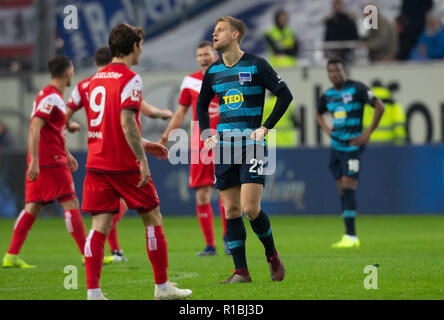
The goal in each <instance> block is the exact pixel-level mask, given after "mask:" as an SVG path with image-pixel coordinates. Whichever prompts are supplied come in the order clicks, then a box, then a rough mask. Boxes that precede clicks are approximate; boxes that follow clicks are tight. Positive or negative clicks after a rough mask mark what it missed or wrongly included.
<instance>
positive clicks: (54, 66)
mask: <svg viewBox="0 0 444 320" xmlns="http://www.w3.org/2000/svg"><path fill="white" fill-rule="evenodd" d="M48 65H49V71H50V73H51V81H50V83H49V85H48V86H46V87H45V88H43V89H42V90H40V92H39V93H38V94H37V97H36V99H35V101H34V105H33V108H32V114H31V123H30V127H29V136H28V156H27V163H28V168H27V171H26V181H25V208H24V209H23V210H22V212H21V213H20V215H19V217H18V218H17V221H16V222H15V226H14V232H13V235H12V240H11V243H10V246H9V249H8V253H7V254H6V255H5V256H4V258H3V267H19V268H33V267H35V266H31V265H28V264H27V263H25V262H24V261H23V260H22V259H20V258H19V257H18V254H19V252H20V249H21V248H22V246H23V243H24V242H25V240H26V237H27V235H28V232H29V230H30V229H31V227H32V225H33V223H34V221H35V219H36V218H37V216H38V215H39V214H40V212H41V211H42V209H43V206H44V205H45V204H48V203H51V202H53V201H55V200H58V201H59V203H60V204H61V206H62V207H63V210H64V216H65V221H66V226H67V228H68V231H69V232H70V233H71V235H72V237H73V238H74V240H75V241H76V243H77V245H78V247H79V250H80V253H81V254H82V255H83V251H84V245H85V239H86V232H85V226H84V224H83V220H82V216H81V214H80V210H79V201H78V200H77V197H76V194H75V190H74V182H73V178H72V174H71V171H76V170H77V168H78V164H77V161H76V159H75V158H74V157H73V156H72V155H71V153H70V152H69V151H68V150H67V149H66V146H65V133H64V128H65V113H66V108H65V103H64V101H63V92H64V91H65V89H66V87H69V86H70V85H71V79H72V76H73V73H74V66H73V64H72V62H71V60H70V59H69V58H68V57H66V56H56V57H55V58H53V59H52V60H51V61H50V62H49V63H48Z"/></svg>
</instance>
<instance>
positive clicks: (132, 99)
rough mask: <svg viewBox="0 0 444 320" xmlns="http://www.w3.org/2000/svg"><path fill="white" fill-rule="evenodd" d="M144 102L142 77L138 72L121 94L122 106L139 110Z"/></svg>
mask: <svg viewBox="0 0 444 320" xmlns="http://www.w3.org/2000/svg"><path fill="white" fill-rule="evenodd" d="M141 104H142V78H140V76H139V75H138V74H136V75H135V76H134V77H133V78H132V79H131V80H130V81H128V82H127V84H126V85H125V87H124V88H123V90H122V93H121V95H120V108H121V109H130V110H134V111H139V110H140V106H141Z"/></svg>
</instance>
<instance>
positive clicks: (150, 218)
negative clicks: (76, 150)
mask: <svg viewBox="0 0 444 320" xmlns="http://www.w3.org/2000/svg"><path fill="white" fill-rule="evenodd" d="M140 217H141V218H142V221H143V224H144V225H145V226H146V227H148V226H160V225H162V223H163V220H162V214H161V213H160V207H159V206H157V207H156V208H154V209H153V210H151V211H148V212H145V213H140Z"/></svg>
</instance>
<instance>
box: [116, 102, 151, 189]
mask: <svg viewBox="0 0 444 320" xmlns="http://www.w3.org/2000/svg"><path fill="white" fill-rule="evenodd" d="M120 114H121V117H120V122H121V124H122V129H123V133H124V135H125V139H126V141H127V142H128V145H129V146H130V148H131V150H132V151H133V153H134V156H135V157H136V159H137V161H138V162H139V163H140V166H139V170H140V181H139V184H138V185H137V186H138V187H143V186H144V185H146V184H147V183H148V181H149V178H150V176H151V173H150V169H149V168H148V160H147V158H146V155H145V152H144V150H143V148H142V140H141V137H140V133H139V128H138V127H137V122H136V113H135V112H134V111H132V110H122V111H121V113H120Z"/></svg>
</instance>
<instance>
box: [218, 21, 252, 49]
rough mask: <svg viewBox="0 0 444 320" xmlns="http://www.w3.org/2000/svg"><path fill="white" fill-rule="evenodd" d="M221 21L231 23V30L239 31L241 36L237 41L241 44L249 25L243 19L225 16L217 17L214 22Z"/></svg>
mask: <svg viewBox="0 0 444 320" xmlns="http://www.w3.org/2000/svg"><path fill="white" fill-rule="evenodd" d="M219 22H227V23H228V24H229V25H230V28H231V30H234V31H237V32H239V37H238V38H237V42H238V43H239V44H240V43H241V42H242V40H243V38H244V36H245V33H246V32H247V26H246V25H245V23H243V22H242V21H241V20H239V19H236V18H234V17H230V16H225V17H219V18H217V19H216V21H215V22H214V24H218V23H219Z"/></svg>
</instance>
